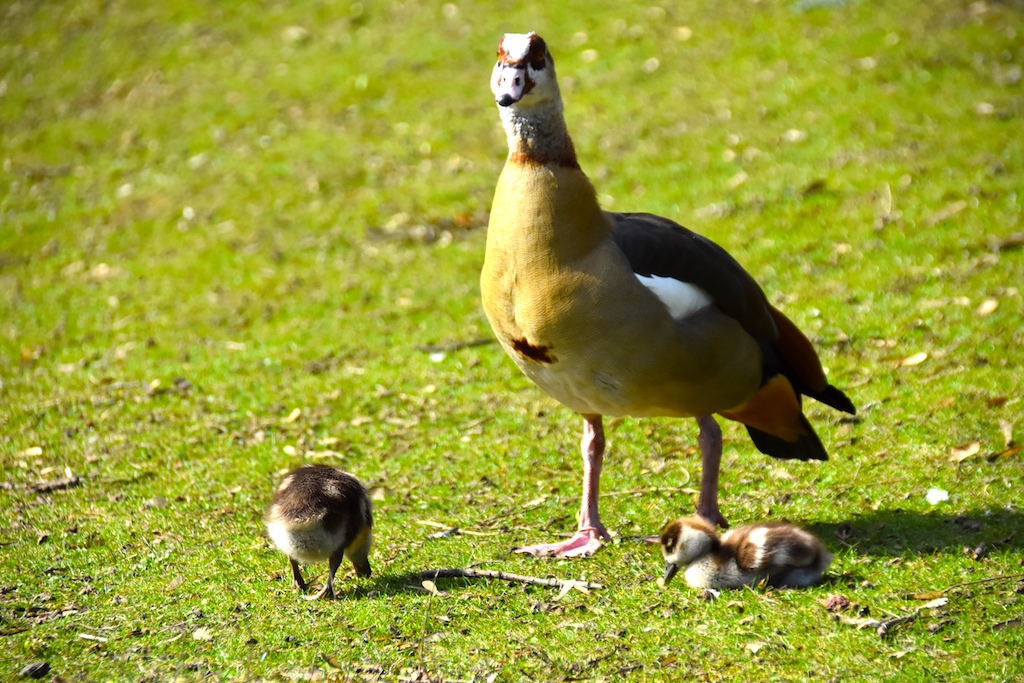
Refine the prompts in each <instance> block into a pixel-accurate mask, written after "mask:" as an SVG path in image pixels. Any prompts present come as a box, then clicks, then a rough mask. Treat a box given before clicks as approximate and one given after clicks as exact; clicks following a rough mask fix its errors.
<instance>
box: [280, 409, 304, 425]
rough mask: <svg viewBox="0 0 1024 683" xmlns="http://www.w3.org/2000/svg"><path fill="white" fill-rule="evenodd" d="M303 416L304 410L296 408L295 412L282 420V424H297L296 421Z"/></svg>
mask: <svg viewBox="0 0 1024 683" xmlns="http://www.w3.org/2000/svg"><path fill="white" fill-rule="evenodd" d="M301 416H302V408H296V409H295V410H293V411H292V412H291V413H289V414H288V417H286V418H284V419H282V420H281V422H283V423H284V424H291V423H292V422H295V421H296V420H298V419H299V417H301Z"/></svg>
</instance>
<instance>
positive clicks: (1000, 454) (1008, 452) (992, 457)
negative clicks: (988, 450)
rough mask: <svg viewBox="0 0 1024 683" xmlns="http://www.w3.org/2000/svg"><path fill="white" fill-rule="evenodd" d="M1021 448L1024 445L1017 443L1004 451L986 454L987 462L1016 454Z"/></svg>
mask: <svg viewBox="0 0 1024 683" xmlns="http://www.w3.org/2000/svg"><path fill="white" fill-rule="evenodd" d="M1022 450H1024V445H1020V444H1018V445H1016V446H1011V447H1009V448H1007V449H1006V450H1004V451H1000V452H998V453H993V454H992V455H990V456H988V458H987V459H988V461H989V462H995V461H996V460H999V459H1000V458H1009V457H1010V456H1011V455H1017V454H1018V453H1020V452H1021V451H1022Z"/></svg>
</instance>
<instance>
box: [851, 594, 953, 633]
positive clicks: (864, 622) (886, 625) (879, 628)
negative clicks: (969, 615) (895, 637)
mask: <svg viewBox="0 0 1024 683" xmlns="http://www.w3.org/2000/svg"><path fill="white" fill-rule="evenodd" d="M948 602H949V598H939V599H937V600H932V601H931V602H928V603H926V604H924V605H921V606H920V607H917V608H915V609H914V610H913V611H911V612H910V613H909V614H903V615H900V616H894V617H888V618H886V619H874V618H872V617H848V616H846V615H845V614H835V615H833V616H834V617H835V619H836V621H838V622H839V623H841V624H847V625H849V626H856V627H857V628H858V629H864V628H873V629H875V633H877V634H878V637H879V638H885V637H886V636H887V635H889V631H891V630H892V629H893V628H894V627H896V626H899V625H900V624H905V623H907V622H908V621H913V620H914V619H917V617H918V616H920V614H921V612H923V611H924V610H926V609H934V608H936V607H942V606H943V605H945V604H946V603H948Z"/></svg>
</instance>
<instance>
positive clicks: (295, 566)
mask: <svg viewBox="0 0 1024 683" xmlns="http://www.w3.org/2000/svg"><path fill="white" fill-rule="evenodd" d="M288 561H289V562H291V564H292V580H293V581H294V582H295V587H296V588H298V589H299V590H300V591H303V592H305V590H306V582H305V581H303V579H302V571H301V570H300V569H299V563H298V562H296V561H295V560H293V559H292V558H290V557H289V558H288Z"/></svg>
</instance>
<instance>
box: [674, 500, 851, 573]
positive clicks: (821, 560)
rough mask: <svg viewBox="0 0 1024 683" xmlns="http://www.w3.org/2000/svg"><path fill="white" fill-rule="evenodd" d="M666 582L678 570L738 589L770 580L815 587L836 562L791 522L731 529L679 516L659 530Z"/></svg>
mask: <svg viewBox="0 0 1024 683" xmlns="http://www.w3.org/2000/svg"><path fill="white" fill-rule="evenodd" d="M661 553H662V555H663V556H664V558H665V575H664V577H663V578H662V579H660V580H659V581H658V583H659V585H661V586H662V587H664V586H665V585H666V584H667V583H668V582H669V581H671V580H672V577H673V576H675V575H676V573H677V572H678V571H680V570H682V571H683V578H684V579H685V580H686V583H688V584H689V585H690V586H693V587H694V588H739V587H740V586H750V585H754V584H757V583H760V582H761V581H764V580H767V582H768V584H769V585H772V586H775V587H778V588H797V587H801V586H812V585H814V584H816V583H818V581H820V580H821V577H822V576H823V575H824V573H825V570H826V569H828V566H829V564H831V562H832V555H831V554H830V553H829V552H828V551H827V550H825V546H824V545H822V543H821V541H819V540H818V539H817V538H816V537H815V536H814V535H813V534H811V533H809V532H807V531H805V530H804V529H801V528H800V527H798V526H795V525H793V524H787V523H785V522H767V523H764V524H751V525H748V526H742V527H739V528H737V529H732V530H730V531H727V532H726V533H725V535H723V536H722V538H721V539H719V538H718V536H717V535H716V533H715V528H714V527H713V526H711V525H710V524H708V523H707V522H705V521H704V520H702V519H700V518H698V517H681V518H679V519H677V520H674V521H672V522H669V523H668V524H667V525H666V526H665V528H664V529H663V530H662V532H661Z"/></svg>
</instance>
